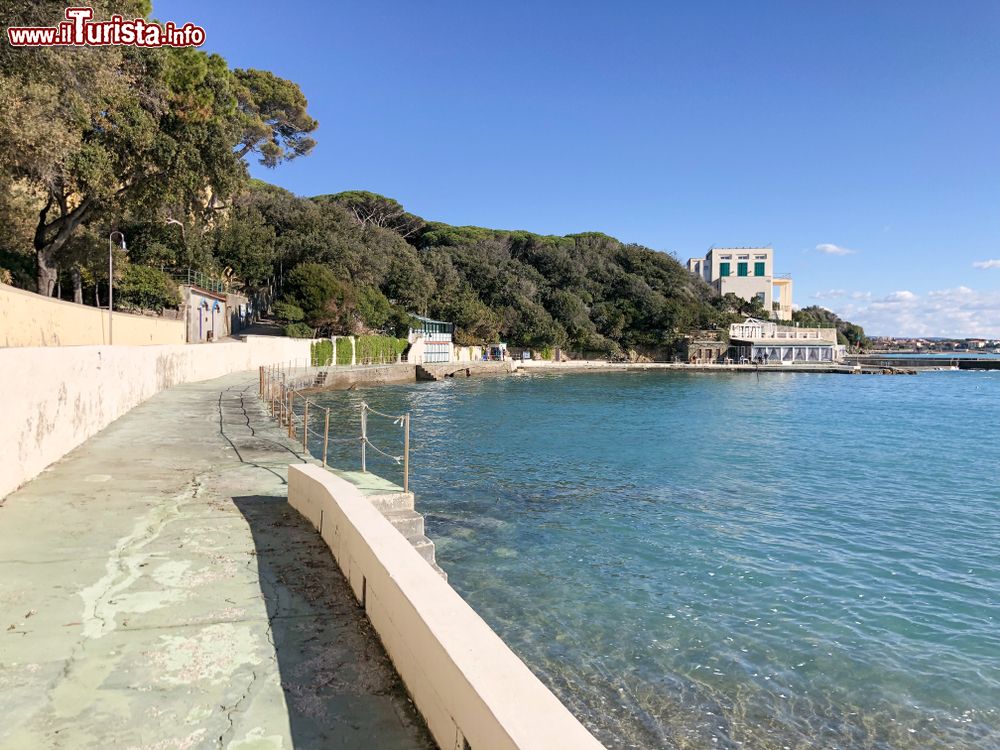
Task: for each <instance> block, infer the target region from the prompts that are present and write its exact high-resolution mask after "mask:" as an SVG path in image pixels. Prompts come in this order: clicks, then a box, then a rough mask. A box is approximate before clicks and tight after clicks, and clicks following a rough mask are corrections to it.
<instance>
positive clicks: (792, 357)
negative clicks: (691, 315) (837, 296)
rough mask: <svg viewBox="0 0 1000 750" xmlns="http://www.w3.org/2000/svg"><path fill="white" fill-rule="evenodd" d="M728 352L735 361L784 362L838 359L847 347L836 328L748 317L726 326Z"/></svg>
mask: <svg viewBox="0 0 1000 750" xmlns="http://www.w3.org/2000/svg"><path fill="white" fill-rule="evenodd" d="M729 344H730V347H729V353H730V354H729V356H730V357H731V358H732V359H733V360H735V361H737V362H761V363H763V364H772V365H774V364H779V363H780V364H787V363H792V362H795V363H800V362H817V363H822V362H839V361H841V360H842V359H843V358H844V354H845V353H846V347H845V346H843V345H841V344H838V343H837V329H836V328H799V327H798V326H783V325H778V324H777V323H773V322H771V321H768V320H758V319H756V318H747V319H746V320H745V321H743V322H742V323H733V324H732V325H731V326H730V327H729Z"/></svg>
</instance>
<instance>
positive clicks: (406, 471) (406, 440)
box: [403, 412, 410, 492]
mask: <svg viewBox="0 0 1000 750" xmlns="http://www.w3.org/2000/svg"><path fill="white" fill-rule="evenodd" d="M409 491H410V412H406V416H405V417H404V418H403V492H409Z"/></svg>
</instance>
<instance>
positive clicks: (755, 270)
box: [753, 263, 765, 276]
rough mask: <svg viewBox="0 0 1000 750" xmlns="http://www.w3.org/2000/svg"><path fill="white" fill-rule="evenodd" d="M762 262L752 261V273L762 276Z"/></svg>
mask: <svg viewBox="0 0 1000 750" xmlns="http://www.w3.org/2000/svg"><path fill="white" fill-rule="evenodd" d="M764 265H765V264H764V263H754V264H753V275H754V276H763V275H764Z"/></svg>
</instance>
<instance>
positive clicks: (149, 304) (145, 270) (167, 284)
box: [115, 265, 181, 312]
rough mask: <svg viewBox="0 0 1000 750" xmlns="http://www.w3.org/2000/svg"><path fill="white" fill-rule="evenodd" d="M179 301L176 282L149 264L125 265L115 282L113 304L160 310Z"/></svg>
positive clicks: (135, 308) (127, 307)
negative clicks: (119, 277) (123, 270)
mask: <svg viewBox="0 0 1000 750" xmlns="http://www.w3.org/2000/svg"><path fill="white" fill-rule="evenodd" d="M180 303H181V294H180V290H179V289H178V288H177V282H176V281H174V280H173V279H172V278H170V276H169V274H166V273H164V272H163V271H160V270H158V269H156V268H150V267H149V266H132V265H130V266H126V268H125V272H124V273H123V274H122V277H121V279H120V280H119V281H117V282H116V283H115V306H116V307H121V308H123V309H132V310H156V311H157V312H160V311H162V310H163V309H164V308H165V307H177V306H178V305H180Z"/></svg>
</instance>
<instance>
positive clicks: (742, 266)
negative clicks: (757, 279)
mask: <svg viewBox="0 0 1000 750" xmlns="http://www.w3.org/2000/svg"><path fill="white" fill-rule="evenodd" d="M749 265H750V264H749V263H737V264H736V275H737V276H746V275H747V266H749Z"/></svg>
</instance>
